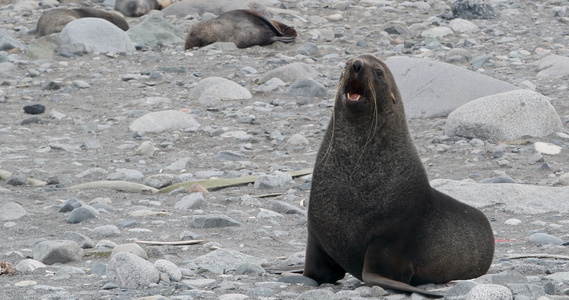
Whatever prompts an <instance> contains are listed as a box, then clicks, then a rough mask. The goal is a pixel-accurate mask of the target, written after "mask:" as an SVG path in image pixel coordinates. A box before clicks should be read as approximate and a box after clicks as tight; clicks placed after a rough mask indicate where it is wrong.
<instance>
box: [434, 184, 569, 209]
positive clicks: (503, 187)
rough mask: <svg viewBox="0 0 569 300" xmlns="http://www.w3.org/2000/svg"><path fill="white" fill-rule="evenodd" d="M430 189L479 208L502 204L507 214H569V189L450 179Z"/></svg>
mask: <svg viewBox="0 0 569 300" xmlns="http://www.w3.org/2000/svg"><path fill="white" fill-rule="evenodd" d="M431 186H433V187H434V188H435V189H437V190H439V191H441V192H443V193H445V194H448V195H449V196H451V197H453V198H455V199H457V200H459V201H461V202H464V203H466V204H468V205H471V206H474V207H477V208H483V207H489V206H493V205H497V204H501V205H504V208H505V210H506V211H510V212H513V213H517V214H519V213H521V214H542V213H550V212H559V213H569V187H544V186H536V185H526V184H513V183H502V184H484V183H476V182H474V181H472V180H463V181H456V180H448V179H435V180H432V181H431Z"/></svg>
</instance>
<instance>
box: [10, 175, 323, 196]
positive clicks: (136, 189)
mask: <svg viewBox="0 0 569 300" xmlns="http://www.w3.org/2000/svg"><path fill="white" fill-rule="evenodd" d="M1 172H2V170H0V176H2V178H4V177H3V173H1ZM4 172H5V171H4ZM8 173H9V172H8ZM311 173H312V169H303V170H299V171H292V172H287V174H289V175H290V176H292V177H293V178H294V177H300V176H304V175H308V174H311ZM9 174H11V173H9ZM9 176H10V175H8V177H9ZM6 178H7V177H6ZM257 178H258V176H243V177H235V178H220V179H206V180H192V181H185V182H180V183H177V184H173V185H169V186H167V187H163V188H161V189H155V188H153V187H150V186H147V185H144V184H140V183H135V182H129V181H120V180H119V181H115V180H101V181H92V182H87V183H81V184H77V185H74V186H70V187H69V189H77V190H89V189H97V188H108V189H114V190H117V191H121V192H130V193H141V192H150V193H153V194H155V193H169V192H171V191H173V190H175V189H179V188H185V189H187V190H189V189H190V188H191V187H192V186H193V185H195V184H200V185H201V186H203V187H204V188H206V189H208V190H218V189H222V188H226V187H231V186H237V185H243V184H249V183H254V182H255V181H256V180H257ZM29 180H30V179H28V181H29ZM30 185H31V184H30ZM44 185H45V184H44ZM279 195H280V194H276V193H275V194H266V195H260V196H257V198H264V197H276V196H279Z"/></svg>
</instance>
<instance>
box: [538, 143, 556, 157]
mask: <svg viewBox="0 0 569 300" xmlns="http://www.w3.org/2000/svg"><path fill="white" fill-rule="evenodd" d="M534 147H535V151H537V152H539V153H541V154H549V155H555V154H559V153H561V149H563V148H562V147H560V146H557V145H554V144H551V143H543V142H535V144H534Z"/></svg>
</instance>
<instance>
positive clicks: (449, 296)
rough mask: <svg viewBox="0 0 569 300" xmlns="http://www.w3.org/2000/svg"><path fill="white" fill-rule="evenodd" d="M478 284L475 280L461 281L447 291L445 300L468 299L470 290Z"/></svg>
mask: <svg viewBox="0 0 569 300" xmlns="http://www.w3.org/2000/svg"><path fill="white" fill-rule="evenodd" d="M478 284H479V283H477V282H474V281H459V282H458V283H457V284H455V285H454V286H453V287H452V288H451V289H450V290H449V291H448V292H446V293H445V300H466V297H467V295H468V292H470V290H471V289H472V288H473V287H475V286H477V285H478Z"/></svg>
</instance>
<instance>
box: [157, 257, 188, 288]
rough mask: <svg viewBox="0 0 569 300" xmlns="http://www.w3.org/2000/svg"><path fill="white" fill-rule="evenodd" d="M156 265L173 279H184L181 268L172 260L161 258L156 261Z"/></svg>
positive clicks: (177, 280)
mask: <svg viewBox="0 0 569 300" xmlns="http://www.w3.org/2000/svg"><path fill="white" fill-rule="evenodd" d="M154 267H156V269H157V270H158V271H160V272H162V273H166V274H167V275H168V277H169V278H170V280H172V281H176V282H179V281H180V280H182V272H181V271H180V268H178V266H176V265H175V264H174V263H172V262H170V261H167V260H164V259H159V260H157V261H155V262H154Z"/></svg>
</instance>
